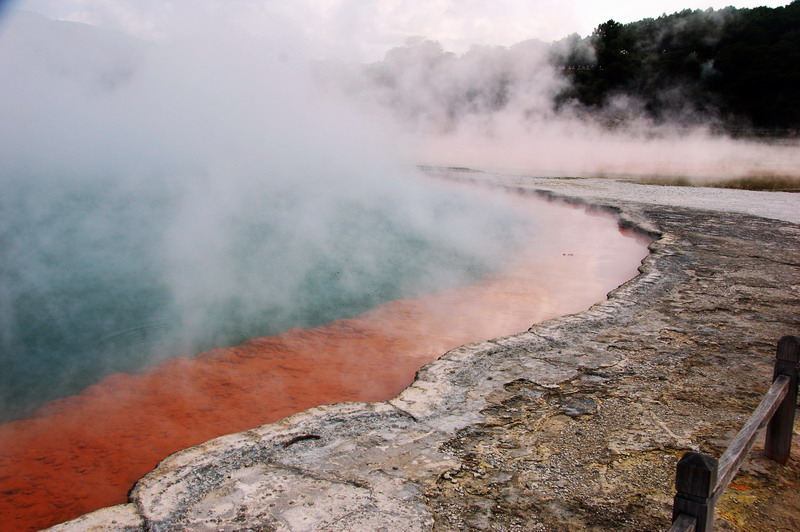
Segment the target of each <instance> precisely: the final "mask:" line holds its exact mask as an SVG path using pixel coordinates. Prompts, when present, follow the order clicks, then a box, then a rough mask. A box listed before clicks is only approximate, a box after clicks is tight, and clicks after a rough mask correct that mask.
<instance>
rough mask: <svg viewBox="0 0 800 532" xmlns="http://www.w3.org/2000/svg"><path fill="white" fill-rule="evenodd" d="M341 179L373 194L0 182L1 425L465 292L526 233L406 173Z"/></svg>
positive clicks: (518, 224)
mask: <svg viewBox="0 0 800 532" xmlns="http://www.w3.org/2000/svg"><path fill="white" fill-rule="evenodd" d="M301 156H302V155H301ZM318 171H320V172H326V170H324V169H320V170H318ZM331 171H337V170H335V169H332V170H331ZM338 171H339V172H341V170H338ZM351 171H352V172H353V173H354V174H355V175H357V176H359V175H360V174H371V175H370V176H365V179H366V178H370V179H371V178H373V177H374V179H380V180H382V185H381V187H382V188H380V189H375V190H369V189H367V188H366V187H353V188H350V187H351V185H350V184H346V185H344V186H345V187H348V188H346V189H344V190H330V189H327V188H325V189H323V188H316V187H326V186H335V187H339V186H342V185H341V184H339V183H335V182H334V183H331V184H329V185H326V184H325V183H324V182H323V183H319V184H317V185H315V187H299V189H295V188H291V187H285V186H275V184H274V183H272V182H270V181H269V179H268V178H267V177H265V178H264V180H263V182H257V183H253V184H251V185H250V186H249V187H248V191H247V193H246V194H237V193H228V191H227V189H225V188H224V186H223V185H224V184H219V186H220V188H221V190H220V189H215V188H214V185H215V184H214V183H210V184H209V183H204V184H207V185H209V186H208V189H205V190H201V189H200V186H196V187H195V186H193V184H192V183H191V182H190V181H188V180H187V181H185V182H167V181H160V180H155V181H153V182H151V183H149V184H148V186H147V187H141V188H137V187H135V186H131V184H130V183H128V182H126V181H125V180H124V179H120V178H118V177H117V176H114V175H109V176H108V177H104V178H99V177H98V178H82V177H69V178H65V177H64V176H53V177H51V176H41V175H35V174H29V175H28V176H26V179H24V180H23V179H20V178H17V177H16V176H11V177H9V176H7V175H6V176H4V182H3V188H4V195H3V197H2V200H0V201H2V203H1V205H2V207H1V208H2V211H1V212H2V217H3V224H2V229H1V231H2V234H1V235H0V238H1V239H2V241H3V249H4V254H5V257H4V260H3V265H2V270H0V286H2V287H3V292H2V298H1V299H0V311H1V312H2V314H1V315H2V332H3V334H2V352H3V355H2V366H3V371H0V393H2V403H3V405H4V411H3V416H2V417H3V419H5V420H8V419H10V418H13V417H17V416H19V415H23V414H25V413H28V412H30V411H31V409H32V408H34V407H36V406H38V405H40V404H42V403H43V402H44V401H47V400H49V399H53V398H55V397H59V396H62V395H66V394H71V393H76V392H77V391H79V390H80V389H81V388H83V387H85V386H87V385H88V384H91V383H93V382H95V381H97V380H98V379H99V378H100V377H101V376H103V375H106V374H109V373H115V372H120V371H136V370H138V369H140V368H142V367H144V366H147V365H149V364H151V363H153V362H155V361H157V360H159V359H163V358H165V357H170V356H176V355H181V354H190V353H197V352H200V351H203V350H207V349H210V348H212V347H219V346H226V345H235V344H237V343H240V342H242V341H244V340H245V339H247V338H252V337H256V336H266V335H273V334H277V333H280V332H282V331H284V330H286V329H288V328H291V327H301V328H311V327H315V326H319V325H322V324H324V323H326V322H329V321H331V320H333V319H336V318H344V317H350V316H355V315H356V314H359V313H362V312H364V311H366V310H367V309H369V308H371V307H374V306H375V305H377V304H379V303H381V302H385V301H388V300H392V299H398V298H403V297H409V296H413V295H417V294H420V293H422V292H425V291H429V290H431V289H433V288H434V287H437V288H441V287H446V286H454V285H459V284H463V283H466V282H469V281H471V280H474V279H476V278H477V277H479V276H480V275H483V274H485V273H487V272H489V271H491V270H492V269H495V268H496V267H497V266H498V261H499V260H500V259H502V257H503V255H504V253H506V252H508V251H510V250H513V248H514V247H515V245H516V244H518V242H515V238H516V237H517V236H518V235H519V231H520V230H521V229H522V228H524V226H525V224H524V223H523V219H522V218H521V217H515V215H513V214H510V212H511V211H504V210H502V209H501V208H500V207H499V206H496V205H495V206H493V205H492V204H491V202H488V204H487V202H483V201H480V198H478V197H477V196H474V195H470V194H468V193H466V192H465V191H463V190H458V189H456V190H444V189H443V188H442V187H438V186H433V185H432V184H426V185H423V184H422V182H418V181H417V180H416V177H415V176H414V175H413V173H412V172H410V171H409V172H407V173H396V174H395V175H392V174H391V170H389V171H388V172H387V171H385V170H382V169H380V168H376V167H364V168H357V167H354V168H353V169H352V170H351ZM311 178H312V179H314V180H315V181H316V180H317V179H316V178H315V177H314V176H312V177H311ZM346 178H347V179H350V176H346ZM231 179H233V178H231Z"/></svg>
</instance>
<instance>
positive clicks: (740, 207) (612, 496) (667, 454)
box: [51, 170, 800, 530]
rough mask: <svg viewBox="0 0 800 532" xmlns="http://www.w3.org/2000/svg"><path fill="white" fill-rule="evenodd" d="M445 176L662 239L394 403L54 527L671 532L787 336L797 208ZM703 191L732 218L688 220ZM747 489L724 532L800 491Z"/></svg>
mask: <svg viewBox="0 0 800 532" xmlns="http://www.w3.org/2000/svg"><path fill="white" fill-rule="evenodd" d="M447 172H449V175H448V178H453V179H461V180H470V181H476V180H478V181H481V182H487V183H491V184H493V185H499V186H505V187H509V188H523V189H525V190H530V191H531V192H535V193H537V194H544V195H550V196H553V197H559V198H563V199H565V200H567V201H578V202H584V203H586V204H587V205H590V206H594V207H597V208H603V209H612V210H614V211H617V212H618V213H619V214H620V220H621V222H620V225H621V226H627V227H633V228H636V230H639V231H642V232H644V233H647V234H651V235H656V234H657V235H659V239H658V240H656V241H655V242H654V243H653V244H651V246H650V249H651V252H650V255H648V256H647V257H646V258H645V259H644V261H643V263H642V266H641V268H640V272H641V273H640V275H638V276H637V277H636V278H634V279H632V280H631V281H628V282H626V283H624V284H623V285H622V286H620V287H619V288H617V289H615V290H614V291H612V292H611V293H610V294H609V297H608V298H607V299H606V300H605V301H602V302H599V303H597V304H595V305H594V306H592V307H591V308H590V309H589V310H587V311H585V312H582V313H579V314H574V315H571V316H565V317H562V318H556V319H554V320H550V321H547V322H544V323H541V324H537V325H534V326H533V327H532V328H531V329H530V330H529V331H526V332H523V333H521V334H518V335H513V336H510V337H506V338H500V339H494V340H490V341H485V342H478V343H474V344H469V345H466V346H462V347H460V348H457V349H454V350H452V351H450V352H448V353H446V354H445V355H443V356H442V357H441V358H439V359H438V360H436V361H434V362H432V363H430V364H428V365H427V366H425V367H424V368H422V369H421V370H420V371H419V372H418V373H417V378H416V380H415V382H414V383H413V384H412V385H411V386H410V387H409V388H407V389H406V390H404V391H403V392H402V393H401V394H400V395H399V396H397V397H396V398H394V399H391V400H389V401H383V402H379V403H341V404H335V405H327V406H322V407H317V408H313V409H310V410H307V411H304V412H301V413H299V414H295V415H293V416H291V417H289V418H286V419H284V420H281V421H278V422H276V423H273V424H270V425H264V426H262V427H258V428H254V429H252V430H249V431H245V432H242V433H238V434H232V435H228V436H223V437H220V438H216V439H214V440H211V441H209V442H206V443H204V444H201V445H199V446H196V447H193V448H190V449H186V450H183V451H180V452H178V453H175V454H173V455H171V456H169V457H168V458H166V459H165V460H164V461H163V462H162V463H161V464H160V465H159V466H158V467H157V468H156V469H155V470H154V471H153V472H151V473H150V474H148V475H146V476H145V477H144V478H142V479H141V480H140V481H139V482H138V483H137V485H136V486H135V487H134V489H133V490H132V491H131V496H130V500H131V503H129V504H126V505H121V506H117V507H112V508H107V509H103V510H98V511H97V512H94V513H92V514H87V515H86V516H83V517H81V518H78V519H76V520H73V521H70V522H68V523H65V524H62V525H57V526H56V527H53V528H52V529H51V530H85V529H87V528H90V527H91V526H98V527H100V528H99V529H101V530H112V529H113V530H145V529H148V530H152V529H158V530H169V529H173V528H180V527H184V528H188V529H192V530H203V529H214V530H218V529H221V530H237V529H247V528H252V527H257V526H265V527H268V528H269V527H273V528H276V529H279V530H295V529H325V530H353V529H379V528H380V527H385V528H388V529H395V530H429V529H436V530H458V529H463V528H474V529H484V528H492V527H493V528H505V529H515V527H516V528H520V527H523V526H524V527H525V529H527V530H551V529H556V530H558V529H560V528H559V527H562V528H563V527H565V526H566V527H567V528H570V529H587V528H591V527H597V526H601V527H607V528H612V527H613V528H620V527H623V526H624V527H630V528H635V529H658V528H663V529H666V528H668V521H669V519H668V514H669V512H670V503H671V496H672V492H671V489H672V488H671V482H672V476H673V475H674V465H675V462H677V459H678V457H679V456H680V453H681V452H682V451H683V450H687V449H700V450H703V451H706V452H711V453H712V454H714V451H715V450H718V449H721V448H724V446H725V444H726V442H725V438H726V437H727V435H728V434H729V433H730V431H734V433H735V429H737V427H738V426H739V425H740V424H741V423H742V422H743V421H744V419H746V415H747V412H749V411H750V410H752V405H753V404H757V402H758V399H759V393H762V392H763V390H765V389H766V388H767V387H768V384H769V380H770V377H771V362H772V360H771V357H772V356H774V346H772V344H774V341H777V338H778V337H780V336H781V335H783V334H798V332H799V331H798V328H799V327H798V322H797V318H796V317H794V316H793V314H792V309H793V308H794V309H796V308H797V305H798V303H800V301H798V296H797V293H798V290H797V285H798V284H800V279H798V278H797V277H798V276H797V271H796V270H797V268H798V265H799V264H800V257H798V255H799V254H800V252H798V251H797V250H798V249H800V227H799V226H798V225H797V224H798V220H795V219H794V218H793V217H794V216H795V215H796V214H797V213H798V212H800V209H798V208H797V207H798V206H800V203H799V202H800V195H790V196H788V197H787V196H772V197H769V199H770V201H771V202H772V201H773V200H775V198H780V199H781V201H784V203H785V204H786V205H785V207H786V208H785V209H783V208H776V207H774V206H772V207H769V208H771V209H772V210H773V211H775V213H776V214H775V217H777V218H778V220H776V219H768V218H763V217H760V216H753V214H761V215H762V216H763V215H764V213H763V212H758V209H759V208H762V207H763V206H762V207H759V206H758V205H756V207H753V204H754V203H755V202H754V201H753V198H760V197H761V196H760V194H769V195H772V194H781V193H746V192H741V191H727V192H724V193H722V194H718V193H716V192H715V193H714V195H713V196H712V195H711V194H710V193H704V192H702V191H701V192H697V191H693V192H692V191H690V192H691V193H690V194H688V195H687V194H686V193H685V191H678V192H676V191H670V189H673V188H675V187H652V186H648V185H636V184H631V183H622V182H617V181H614V180H602V179H600V180H599V182H598V178H589V179H585V180H583V179H570V180H558V179H545V178H524V177H520V176H499V175H496V174H482V173H475V172H459V171H457V170H447ZM637 187H639V188H637ZM656 189H659V190H656ZM729 192H731V193H733V195H734V196H735V197H736V198H745V199H741V200H737V201H736V202H735V203H732V201H731V200H730V199H728V198H729V197H733V196H730V194H729ZM609 194H616V195H617V196H618V197H616V198H614V197H611V196H609ZM669 194H672V197H671V200H670V199H669V198H668V199H666V200H665V199H664V196H665V195H669ZM703 194H706V195H707V196H708V197H709V200H708V203H710V204H711V205H714V206H718V205H727V206H728V208H729V210H727V211H719V210H717V211H712V210H698V209H697V208H696V207H695V206H694V205H693V203H695V202H697V201H698V200H700V201H701V200H702V195H703ZM754 194H755V195H754ZM720 198H721V199H720ZM747 198H750V199H749V200H748V199H747ZM685 204H688V205H685ZM753 210H755V211H756V212H751V211H753ZM737 211H744V212H737ZM787 213H788V214H787ZM792 213H794V214H792ZM767 214H769V213H767ZM787 218H788V219H789V220H791V221H786V219H787ZM781 220H783V221H781ZM773 339H774V341H773ZM771 346H772V347H771ZM712 368H713V369H716V370H717V371H711V369H712ZM731 372H732V373H731ZM732 377H733V378H732ZM734 392H735V393H734ZM719 397H724V398H725V400H724V401H723V400H720V399H719ZM754 402H755V403H754ZM698 420H699V421H698ZM781 467H783V466H776V465H771V464H768V463H762V462H760V461H758V459H757V458H752V459H751V460H749V461H748V462H746V463H745V466H744V467H743V470H742V471H743V473H742V474H743V475H745V477H746V478H751V477H752V479H760V478H762V477H765V476H766V477H769V476H773V477H781V478H790V477H791V478H796V477H798V476H800V473H799V472H798V467H797V464H796V462H795V463H793V464H790V466H787V467H788V469H787V468H784V469H780V468H781ZM756 473H757V474H756ZM748 475H749V476H750V477H747V476H748ZM792 475H794V476H792ZM790 482H791V481H790ZM751 484H753V486H752V487H751V488H749V489H750V491H749V493H748V494H749V495H755V497H754V498H753V500H752V501H751V503H750V506H749V507H748V508H749V513H748V512H742V511H739V510H736V509H730V508H729V506H730V504H732V503H730V502H727V503H726V500H725V499H723V501H722V502H721V504H720V509H721V510H722V512H723V513H724V512H727V514H724V515H723V518H724V519H725V520H728V519H730V520H736V519H738V520H739V521H741V522H748V519H750V518H752V519H757V518H758V517H759V516H761V515H762V514H763V511H764V508H766V506H764V505H765V504H767V506H768V505H769V502H770V501H772V500H773V499H775V498H776V497H777V496H778V495H781V496H785V495H786V494H787V493H788V494H789V495H793V496H795V495H796V494H797V493H796V492H797V490H798V488H797V487H796V484H795V486H794V487H793V486H790V485H789V484H788V483H784V486H785V488H784V490H783V491H780V490H778V492H776V491H775V490H768V489H766V488H763V487H762V486H761V484H759V483H758V482H755V480H754V481H753V482H751ZM762 488H763V489H762ZM729 498H730V497H729ZM795 498H796V497H795ZM631 501H635V504H634V503H631ZM726 504H728V505H729V506H726ZM739 506H741V504H739ZM620 508H624V509H625V511H620V510H619V509H620ZM760 512H761V513H760ZM732 522H733V521H732ZM754 522H755V521H754ZM773 524H774V523H773Z"/></svg>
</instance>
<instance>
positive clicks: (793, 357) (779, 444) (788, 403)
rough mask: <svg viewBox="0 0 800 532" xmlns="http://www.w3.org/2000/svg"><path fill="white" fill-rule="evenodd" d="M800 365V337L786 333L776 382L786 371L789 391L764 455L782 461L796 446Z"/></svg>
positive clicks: (769, 432)
mask: <svg viewBox="0 0 800 532" xmlns="http://www.w3.org/2000/svg"><path fill="white" fill-rule="evenodd" d="M798 369H800V339H798V338H797V337H796V336H784V337H783V338H781V339H780V341H779V342H778V353H777V359H776V360H775V373H774V375H773V377H772V381H773V382H774V381H775V379H777V378H778V376H780V375H786V376H787V377H789V379H790V383H789V391H788V392H787V394H786V397H785V398H784V399H783V401H782V402H781V404H780V406H779V407H778V410H776V411H775V415H773V416H772V420H771V421H770V422H769V425H767V437H766V442H765V443H764V455H765V456H766V457H767V458H771V459H773V460H775V461H776V462H779V463H781V464H786V462H788V461H789V453H790V452H791V450H792V431H793V430H794V413H795V410H796V408H797V374H798Z"/></svg>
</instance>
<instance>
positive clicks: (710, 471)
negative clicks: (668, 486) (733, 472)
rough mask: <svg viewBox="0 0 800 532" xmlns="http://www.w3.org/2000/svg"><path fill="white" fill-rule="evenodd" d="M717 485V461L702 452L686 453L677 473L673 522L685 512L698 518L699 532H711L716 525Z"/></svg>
mask: <svg viewBox="0 0 800 532" xmlns="http://www.w3.org/2000/svg"><path fill="white" fill-rule="evenodd" d="M716 487H717V461H716V460H715V459H714V458H711V457H710V456H707V455H705V454H701V453H694V452H688V453H685V454H684V455H683V456H682V457H681V459H680V460H679V461H678V466H677V468H676V474H675V489H676V491H677V493H676V494H675V501H674V502H673V505H672V521H673V522H675V521H676V520H677V519H678V517H679V516H680V515H681V514H686V515H690V516H692V517H694V518H695V519H697V524H696V525H695V530H696V531H697V532H710V531H711V530H712V529H713V526H714V503H715V502H716V501H715V500H714V489H715V488H716Z"/></svg>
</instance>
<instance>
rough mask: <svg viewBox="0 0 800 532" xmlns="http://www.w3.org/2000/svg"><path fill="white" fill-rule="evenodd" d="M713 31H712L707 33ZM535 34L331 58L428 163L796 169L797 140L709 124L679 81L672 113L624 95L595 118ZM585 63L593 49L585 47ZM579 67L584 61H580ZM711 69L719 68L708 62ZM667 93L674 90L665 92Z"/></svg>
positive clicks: (799, 167)
mask: <svg viewBox="0 0 800 532" xmlns="http://www.w3.org/2000/svg"><path fill="white" fill-rule="evenodd" d="M711 37H712V36H709V38H711ZM570 40H572V41H576V40H577V36H573V37H568V38H566V39H564V40H563V41H561V42H559V43H555V45H554V46H552V47H551V46H550V44H547V43H544V42H541V41H537V40H529V41H523V42H520V43H518V44H515V45H513V46H510V47H500V46H496V47H488V46H475V47H473V48H472V49H470V50H469V51H468V52H466V53H463V54H460V55H458V54H455V53H452V52H448V51H446V50H444V49H443V47H442V46H441V45H440V44H439V43H437V42H435V41H430V40H425V39H422V38H418V39H410V40H409V41H408V42H407V43H406V45H405V46H403V47H400V48H395V49H392V50H390V51H389V52H388V53H387V54H386V56H385V58H384V59H383V60H382V61H378V62H375V63H372V64H369V65H366V66H362V65H341V64H339V65H335V66H331V65H324V66H323V67H322V68H320V69H319V76H320V78H321V79H323V80H324V81H325V82H326V83H327V84H328V86H329V87H331V88H335V87H344V89H345V92H347V93H349V94H356V95H357V96H358V98H359V99H360V100H361V101H363V102H368V105H371V106H373V112H381V111H382V112H386V113H388V114H389V115H390V116H391V117H392V118H393V119H394V120H396V121H397V123H398V124H401V127H403V128H405V130H406V132H407V134H408V136H409V139H410V142H411V143H412V144H413V145H414V146H415V150H416V151H415V154H416V157H417V160H418V161H419V162H421V163H425V164H431V165H442V166H453V165H454V166H469V167H473V168H480V169H489V170H496V171H514V172H524V173H532V174H536V175H542V176H564V175H568V176H576V175H578V176H579V175H630V176H669V177H688V178H694V179H698V180H702V179H704V178H714V179H724V178H735V177H747V176H758V175H766V176H769V175H780V176H792V177H797V176H800V147H799V146H798V144H797V142H790V141H785V142H770V143H767V142H762V141H753V140H743V139H732V138H729V137H725V136H723V135H720V134H719V133H716V132H713V130H714V129H715V126H717V125H719V122H720V121H719V119H718V117H717V116H715V110H714V109H712V108H709V109H707V110H706V112H705V113H703V114H702V116H701V115H698V113H697V112H696V111H694V110H693V109H691V108H690V104H689V102H688V101H686V102H685V107H683V106H682V105H681V103H682V101H684V100H685V98H683V99H682V97H681V94H680V90H679V88H676V87H669V88H665V89H664V90H665V94H664V98H663V99H664V100H667V101H671V102H673V103H674V105H673V108H672V115H671V116H669V117H667V118H666V119H662V120H660V121H659V122H657V123H656V122H654V121H653V120H652V119H651V118H649V117H648V116H647V115H646V113H645V112H644V109H643V104H642V103H641V102H638V101H636V100H635V99H633V98H629V97H617V98H615V99H613V100H612V101H611V102H609V103H608V104H607V105H606V106H604V108H603V109H602V110H600V111H598V112H595V113H592V114H588V113H586V112H585V111H584V110H579V109H575V108H572V107H570V106H569V105H564V106H562V107H560V108H557V107H556V105H555V103H554V102H555V100H556V96H557V95H558V94H559V92H560V91H562V90H563V89H564V88H565V87H566V85H567V80H566V78H565V76H564V75H563V73H564V72H563V69H564V68H565V67H566V66H567V65H559V64H557V62H555V64H554V61H553V60H552V54H553V53H554V52H557V51H558V50H559V45H566V44H567V43H568V42H569V41H570ZM582 54H583V55H584V56H585V61H586V65H589V64H590V63H591V62H592V58H593V50H592V49H591V48H586V49H584V50H582ZM579 66H580V65H579ZM708 68H713V65H709V66H708ZM667 92H669V94H667Z"/></svg>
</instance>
